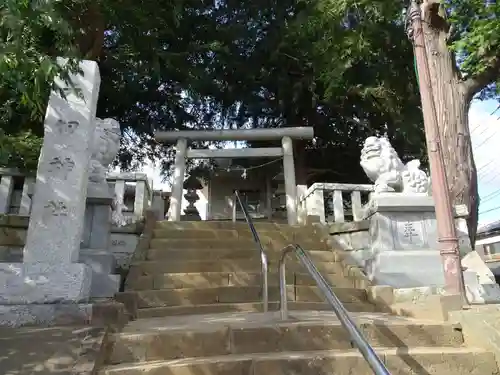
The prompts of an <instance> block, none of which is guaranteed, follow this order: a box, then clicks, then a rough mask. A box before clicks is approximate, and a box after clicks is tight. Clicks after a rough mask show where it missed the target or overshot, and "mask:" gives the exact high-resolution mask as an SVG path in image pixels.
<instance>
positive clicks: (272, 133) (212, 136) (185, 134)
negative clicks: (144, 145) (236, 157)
mask: <svg viewBox="0 0 500 375" xmlns="http://www.w3.org/2000/svg"><path fill="white" fill-rule="evenodd" d="M283 137H290V138H291V139H300V140H308V139H313V137H314V129H313V127H311V126H307V127H290V128H270V129H269V128H268V129H260V128H257V129H238V130H181V131H168V132H156V133H155V139H156V140H157V141H160V142H175V141H177V140H179V139H188V140H192V141H271V140H280V139H282V138H283Z"/></svg>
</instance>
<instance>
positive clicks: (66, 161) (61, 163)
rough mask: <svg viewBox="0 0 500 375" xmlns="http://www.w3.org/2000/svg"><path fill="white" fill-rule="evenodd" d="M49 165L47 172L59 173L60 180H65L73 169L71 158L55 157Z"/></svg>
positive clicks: (73, 164) (73, 163)
mask: <svg viewBox="0 0 500 375" xmlns="http://www.w3.org/2000/svg"><path fill="white" fill-rule="evenodd" d="M49 165H50V167H49V169H48V171H49V172H60V175H61V178H62V179H64V180H67V179H68V174H69V173H70V172H71V171H72V170H73V168H74V167H75V162H74V161H73V160H72V159H71V158H61V157H59V156H57V157H55V158H53V159H52V160H51V161H50V162H49Z"/></svg>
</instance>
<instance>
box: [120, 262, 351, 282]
mask: <svg viewBox="0 0 500 375" xmlns="http://www.w3.org/2000/svg"><path fill="white" fill-rule="evenodd" d="M315 265H316V267H317V268H318V270H319V271H320V272H321V273H322V274H323V273H326V274H339V275H346V276H349V270H348V269H345V268H343V267H342V266H341V265H340V264H337V263H334V262H315ZM261 269H262V266H261V262H260V259H220V260H212V261H208V260H200V261H198V260H193V261H167V260H165V261H158V260H156V261H140V262H134V263H132V264H131V265H130V270H129V274H128V276H127V277H129V278H137V277H140V276H149V275H158V274H165V273H193V272H195V273H199V272H202V273H204V272H245V271H254V272H260V271H261ZM273 269H274V270H275V271H273ZM268 270H269V271H270V272H277V271H278V264H277V263H275V264H272V263H271V262H269V267H268ZM286 270H287V272H304V267H303V266H302V265H301V264H298V263H296V262H289V263H287V268H286Z"/></svg>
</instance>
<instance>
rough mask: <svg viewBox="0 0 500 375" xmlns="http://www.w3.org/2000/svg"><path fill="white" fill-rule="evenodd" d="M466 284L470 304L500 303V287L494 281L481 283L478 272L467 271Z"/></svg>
mask: <svg viewBox="0 0 500 375" xmlns="http://www.w3.org/2000/svg"><path fill="white" fill-rule="evenodd" d="M464 282H465V291H466V293H467V300H468V301H469V303H471V304H485V303H500V286H498V284H497V283H496V282H495V281H494V280H492V281H490V282H481V281H480V278H479V277H478V275H477V273H476V272H474V271H465V272H464Z"/></svg>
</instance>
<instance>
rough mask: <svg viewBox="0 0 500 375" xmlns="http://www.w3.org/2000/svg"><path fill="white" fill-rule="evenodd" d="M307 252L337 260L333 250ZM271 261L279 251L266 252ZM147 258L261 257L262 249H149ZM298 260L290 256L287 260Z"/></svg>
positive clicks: (315, 258) (317, 257)
mask: <svg viewBox="0 0 500 375" xmlns="http://www.w3.org/2000/svg"><path fill="white" fill-rule="evenodd" d="M307 253H308V254H309V256H310V257H311V258H312V260H313V261H314V262H335V260H336V255H335V253H334V252H332V251H324V250H323V251H316V250H308V251H307ZM266 255H267V257H268V260H269V261H274V262H275V263H278V261H279V259H280V258H281V253H280V252H279V251H269V252H267V253H266ZM146 259H147V260H169V261H193V260H198V261H200V260H218V259H256V260H259V259H260V251H259V249H258V248H257V247H256V246H254V247H253V248H252V249H242V250H239V249H238V248H233V249H231V248H227V249H225V248H222V249H203V248H202V249H179V250H167V249H149V250H148V251H147V253H146ZM292 261H296V260H295V259H294V258H293V257H292V256H290V258H289V260H287V262H292Z"/></svg>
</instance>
